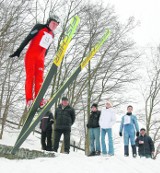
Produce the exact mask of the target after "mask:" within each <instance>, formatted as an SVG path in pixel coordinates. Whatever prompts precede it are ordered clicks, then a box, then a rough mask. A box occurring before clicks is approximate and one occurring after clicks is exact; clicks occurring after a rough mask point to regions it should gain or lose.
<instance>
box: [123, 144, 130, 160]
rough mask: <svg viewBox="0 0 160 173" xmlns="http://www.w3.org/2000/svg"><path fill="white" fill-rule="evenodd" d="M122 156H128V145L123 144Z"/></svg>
mask: <svg viewBox="0 0 160 173" xmlns="http://www.w3.org/2000/svg"><path fill="white" fill-rule="evenodd" d="M124 156H125V157H128V156H129V147H128V145H125V146H124Z"/></svg>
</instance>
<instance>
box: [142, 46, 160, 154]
mask: <svg viewBox="0 0 160 173" xmlns="http://www.w3.org/2000/svg"><path fill="white" fill-rule="evenodd" d="M145 61H146V62H145V63H144V65H145V67H146V73H145V75H144V76H143V77H142V79H143V80H142V79H141V80H142V81H143V84H142V86H141V91H142V95H143V100H144V111H143V112H144V113H142V114H141V115H140V120H141V121H142V123H143V124H144V125H145V126H146V131H147V134H148V135H151V136H152V138H153V141H154V143H155V145H156V146H157V145H158V143H159V142H160V117H159V112H160V48H159V47H158V50H157V49H151V53H150V57H149V56H147V58H146V59H145ZM144 80H145V83H146V85H145V86H144ZM157 151H158V150H157ZM158 154H159V152H156V155H158ZM155 157H156V156H155Z"/></svg>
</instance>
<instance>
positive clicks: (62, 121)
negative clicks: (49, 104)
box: [53, 97, 75, 154]
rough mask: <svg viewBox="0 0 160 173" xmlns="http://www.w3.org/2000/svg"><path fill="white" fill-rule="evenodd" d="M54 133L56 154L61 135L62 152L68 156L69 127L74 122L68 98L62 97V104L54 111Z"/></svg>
mask: <svg viewBox="0 0 160 173" xmlns="http://www.w3.org/2000/svg"><path fill="white" fill-rule="evenodd" d="M55 120H56V122H55V131H54V147H53V150H54V151H55V152H57V150H58V148H59V142H60V138H61V135H62V134H63V135H64V152H65V153H66V154H69V150H70V132H71V126H72V125H73V123H74V121H75V111H74V109H73V108H72V107H71V106H70V105H69V102H68V98H67V97H63V98H62V103H61V104H60V105H59V106H58V107H57V108H56V110H55Z"/></svg>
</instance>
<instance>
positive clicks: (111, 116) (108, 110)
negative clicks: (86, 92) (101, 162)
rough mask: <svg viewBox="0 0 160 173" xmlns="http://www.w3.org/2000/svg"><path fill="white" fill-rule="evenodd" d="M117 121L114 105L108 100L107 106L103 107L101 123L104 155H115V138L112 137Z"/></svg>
mask: <svg viewBox="0 0 160 173" xmlns="http://www.w3.org/2000/svg"><path fill="white" fill-rule="evenodd" d="M115 122H116V116H115V111H114V109H113V107H112V104H111V103H110V102H109V101H107V102H106V107H105V108H103V109H102V111H101V115H100V120H99V125H100V128H101V145H102V154H103V155H107V154H108V155H109V156H113V155H114V147H113V138H112V127H113V125H114V124H115ZM106 133H107V134H108V151H107V149H106V142H105V136H106Z"/></svg>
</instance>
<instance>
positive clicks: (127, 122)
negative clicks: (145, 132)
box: [124, 115, 131, 124]
mask: <svg viewBox="0 0 160 173" xmlns="http://www.w3.org/2000/svg"><path fill="white" fill-rule="evenodd" d="M130 123H131V117H130V116H128V115H126V116H124V124H130Z"/></svg>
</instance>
